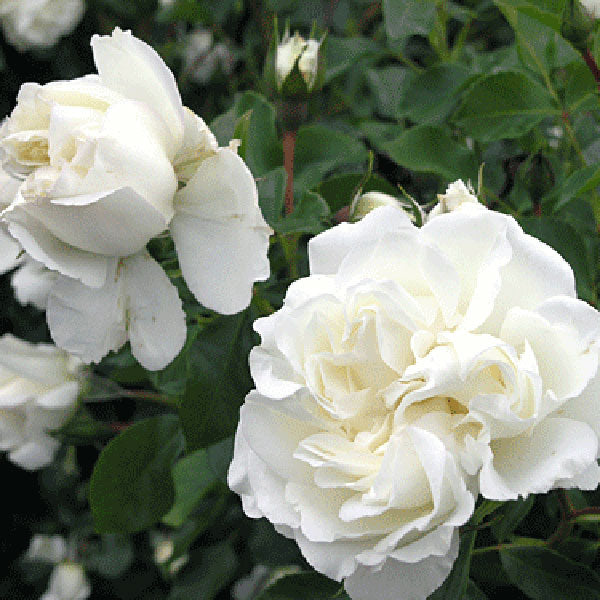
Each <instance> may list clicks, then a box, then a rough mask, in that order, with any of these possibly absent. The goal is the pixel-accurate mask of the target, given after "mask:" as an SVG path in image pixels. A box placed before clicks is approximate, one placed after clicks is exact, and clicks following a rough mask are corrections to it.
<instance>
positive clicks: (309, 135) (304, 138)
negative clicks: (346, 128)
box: [294, 125, 368, 196]
mask: <svg viewBox="0 0 600 600" xmlns="http://www.w3.org/2000/svg"><path fill="white" fill-rule="evenodd" d="M367 156H368V154H367V149H366V148H365V146H364V144H363V143H362V142H361V141H360V140H358V139H356V138H355V137H353V136H350V135H348V134H346V133H342V132H341V131H337V130H336V129H331V128H330V127H326V126H324V125H306V126H303V127H300V129H299V130H298V135H297V137H296V149H295V155H294V194H295V195H296V194H297V195H299V196H302V194H303V192H304V191H305V190H310V189H312V188H314V187H315V186H316V185H318V184H319V183H320V182H321V181H322V179H323V178H324V177H325V176H326V175H327V174H328V173H330V172H331V171H333V170H334V169H336V168H339V167H341V166H342V165H348V164H357V163H364V162H366V160H367Z"/></svg>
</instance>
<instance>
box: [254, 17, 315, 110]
mask: <svg viewBox="0 0 600 600" xmlns="http://www.w3.org/2000/svg"><path fill="white" fill-rule="evenodd" d="M324 41H325V36H323V37H322V38H321V40H316V39H313V38H310V39H308V40H306V39H304V38H303V37H302V36H301V35H300V34H299V33H298V32H296V33H295V34H294V35H293V36H291V35H290V31H289V26H288V27H286V30H285V33H284V35H283V39H281V41H280V40H279V33H278V31H277V24H275V33H274V36H273V42H272V44H271V48H270V50H269V53H268V55H267V63H266V67H265V77H266V79H267V81H268V82H269V84H270V85H271V86H274V87H275V88H276V89H277V92H278V93H279V94H281V95H282V96H285V97H286V98H299V97H304V96H306V95H308V94H310V93H312V92H314V91H317V90H319V89H320V88H321V86H322V85H323V81H324V77H325V45H324Z"/></svg>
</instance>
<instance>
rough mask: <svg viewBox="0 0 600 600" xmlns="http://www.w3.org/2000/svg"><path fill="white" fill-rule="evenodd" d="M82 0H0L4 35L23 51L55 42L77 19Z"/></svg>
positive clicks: (83, 8) (75, 23)
mask: <svg viewBox="0 0 600 600" xmlns="http://www.w3.org/2000/svg"><path fill="white" fill-rule="evenodd" d="M84 11H85V5H84V2H83V0H0V22H1V23H2V29H3V31H4V35H5V36H6V39H7V40H8V41H9V42H10V43H11V44H13V45H14V46H16V47H17V48H18V49H19V50H21V51H23V50H26V49H28V48H36V47H37V48H47V47H49V46H54V44H56V42H57V41H58V39H59V38H60V37H62V36H63V35H67V34H68V33H70V32H71V31H73V29H75V27H76V26H77V24H78V23H79V21H80V20H81V17H82V16H83V13H84Z"/></svg>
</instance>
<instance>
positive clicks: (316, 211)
mask: <svg viewBox="0 0 600 600" xmlns="http://www.w3.org/2000/svg"><path fill="white" fill-rule="evenodd" d="M328 216H329V206H327V202H325V200H323V198H322V197H321V195H320V194H318V193H317V192H310V191H308V190H307V191H305V192H304V195H303V196H302V198H301V199H300V201H299V202H295V204H294V211H293V212H292V214H291V215H288V216H286V217H285V218H283V219H281V220H280V221H278V222H276V223H273V229H274V230H275V231H276V232H277V233H320V232H321V231H323V230H324V229H325V224H324V221H325V219H326V218H327V217H328Z"/></svg>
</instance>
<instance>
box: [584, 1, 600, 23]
mask: <svg viewBox="0 0 600 600" xmlns="http://www.w3.org/2000/svg"><path fill="white" fill-rule="evenodd" d="M580 1H581V4H582V5H583V7H584V8H585V9H586V10H587V11H588V13H590V15H591V16H592V17H594V18H595V19H598V18H600V0H580Z"/></svg>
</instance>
